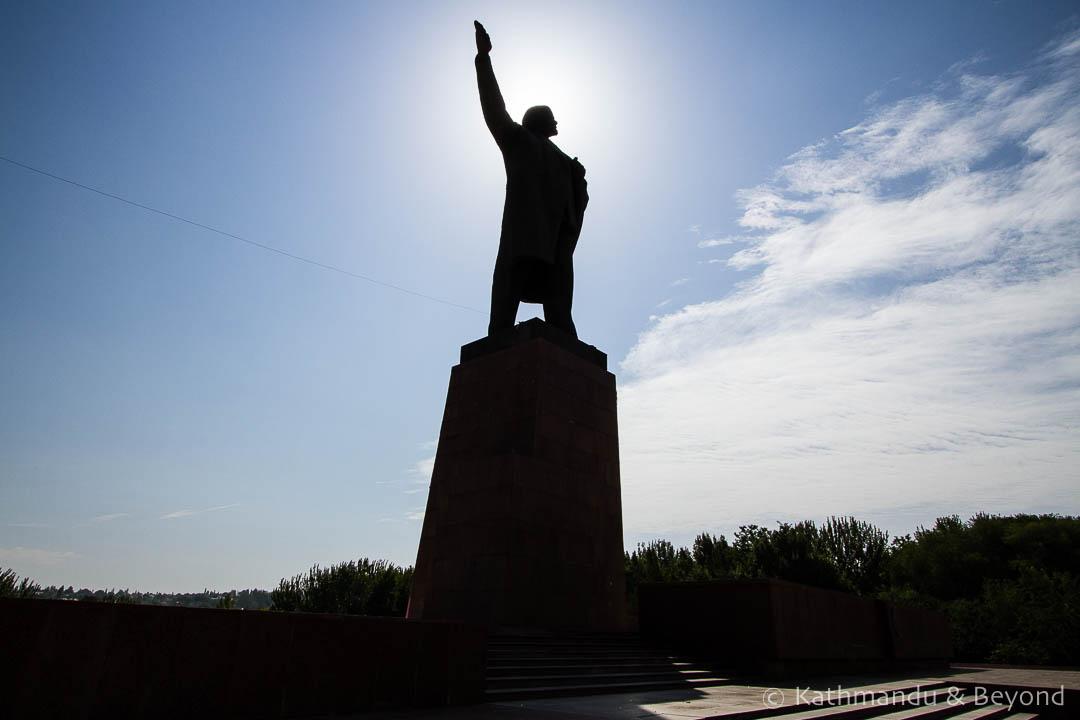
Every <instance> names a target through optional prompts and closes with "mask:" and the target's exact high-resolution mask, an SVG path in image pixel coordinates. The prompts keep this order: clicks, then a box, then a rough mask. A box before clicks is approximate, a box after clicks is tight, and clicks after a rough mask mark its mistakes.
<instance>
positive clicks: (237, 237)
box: [0, 155, 488, 315]
mask: <svg viewBox="0 0 1080 720" xmlns="http://www.w3.org/2000/svg"><path fill="white" fill-rule="evenodd" d="M0 160H3V161H4V162H7V163H11V164H12V165H16V166H18V167H21V168H23V169H24V170H29V171H30V172H35V173H37V174H39V175H44V176H45V177H47V178H52V179H53V180H58V181H59V182H62V183H67V184H68V185H74V186H75V187H77V188H81V189H82V190H89V191H90V192H92V193H97V194H98V195H103V196H104V197H107V198H110V199H112V200H117V201H119V202H122V203H125V204H127V205H131V206H133V207H137V208H139V209H141V210H146V211H148V212H152V213H157V214H158V215H164V216H165V217H167V218H171V219H173V220H179V221H180V222H182V223H187V224H188V225H193V226H195V227H197V228H201V229H202V230H208V231H209V232H212V233H217V234H218V235H224V236H225V237H227V238H232V239H233V240H239V241H240V242H242V243H247V244H248V245H254V246H255V247H257V248H261V249H263V250H269V251H270V252H272V253H277V254H278V255H284V256H285V257H287V258H292V259H293V260H299V261H300V262H304V263H307V264H308V265H314V266H315V267H320V268H323V269H324V270H331V271H333V272H336V273H341V274H342V275H348V276H349V277H351V278H356V279H357V280H364V281H366V282H369V283H372V284H374V285H381V286H382V287H385V288H390V289H391V290H397V291H398V292H403V293H406V294H408V295H414V296H416V297H418V298H423V299H425V300H431V301H432V302H437V303H442V304H443V305H449V306H450V307H456V308H460V309H462V310H468V311H470V312H474V313H480V314H481V315H487V314H488V313H486V312H484V311H483V310H478V309H476V308H474V307H469V306H468V305H461V304H459V303H456V302H450V301H449V300H443V299H442V298H437V297H435V296H433V295H425V294H424V293H422V292H416V291H415V290H409V289H408V288H404V287H401V286H400V285H394V284H393V283H388V282H383V281H382V280H376V279H375V278H373V277H368V276H367V275H361V274H359V273H354V272H352V271H351V270H345V269H343V268H339V267H335V266H333V265H327V264H326V263H321V262H319V261H318V260H312V259H310V258H306V257H303V256H302V255H294V254H293V253H291V252H286V251H285V250H279V249H278V248H276V247H272V246H270V245H264V244H263V243H260V242H255V241H254V240H249V239H248V238H246V237H241V236H240V235H234V234H233V233H231V232H226V231H224V230H219V229H218V228H216V227H211V226H210V225H204V224H203V223H201V222H196V221H194V220H189V219H187V218H186V217H181V216H180V215H174V214H173V213H171V212H165V211H164V210H158V209H157V208H155V207H150V206H149V205H143V204H142V203H138V202H135V201H134V200H129V199H127V198H125V197H121V196H119V195H114V194H112V193H110V192H105V191H104V190H99V189H98V188H95V187H91V186H89V185H84V184H82V183H81V182H76V181H75V180H71V179H70V178H66V177H61V176H60V175H54V174H53V173H51V172H46V171H45V170H41V169H39V168H36V167H33V166H31V165H27V164H26V163H21V162H19V161H18V160H12V159H11V158H9V157H4V156H3V155H0Z"/></svg>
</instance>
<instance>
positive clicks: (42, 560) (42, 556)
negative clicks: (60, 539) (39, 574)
mask: <svg viewBox="0 0 1080 720" xmlns="http://www.w3.org/2000/svg"><path fill="white" fill-rule="evenodd" d="M77 557H79V555H78V553H74V552H71V551H66V552H61V551H57V550H44V549H42V548H28V547H22V546H18V547H13V548H3V547H0V565H2V566H4V567H12V566H14V567H17V568H18V567H27V566H40V565H59V564H60V563H63V562H66V561H68V560H72V559H74V558H77Z"/></svg>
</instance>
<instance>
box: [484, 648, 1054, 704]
mask: <svg viewBox="0 0 1080 720" xmlns="http://www.w3.org/2000/svg"><path fill="white" fill-rule="evenodd" d="M732 677H733V676H732V675H729V674H727V673H724V672H717V670H716V668H714V667H711V666H709V665H708V664H702V663H699V662H694V661H692V660H688V659H684V658H675V657H669V656H667V655H665V654H663V653H660V652H657V651H655V650H650V649H649V648H647V647H645V646H644V645H643V644H642V643H641V640H640V639H639V637H638V636H637V634H634V633H517V634H503V635H495V636H492V637H491V638H490V639H489V641H488V661H487V689H486V691H485V698H484V700H485V701H486V702H502V701H508V700H528V699H537V698H552V697H581V696H589V695H602V694H607V693H631V692H633V693H638V692H647V691H652V690H671V689H679V688H703V687H712V686H720V685H728V686H732V688H733V689H735V686H743V685H744V683H745V682H746V681H747V678H742V679H737V680H733V679H732ZM752 683H753V684H754V685H758V684H761V683H762V681H761V680H760V679H758V680H754V681H752ZM746 690H751V688H750V687H745V690H744V691H746ZM753 692H760V690H754V691H753ZM789 692H790V691H789ZM870 692H871V689H870V688H858V692H857V691H849V692H848V693H847V694H843V693H841V694H839V695H838V696H826V697H825V698H822V697H820V696H815V694H814V692H813V691H807V693H806V697H804V698H803V699H802V702H801V704H783V705H780V706H779V707H758V708H754V709H751V710H745V711H741V712H731V713H725V714H722V715H712V716H710V717H709V718H708V720H721V719H722V720H759V719H760V720H768V719H770V718H775V719H776V720H864V719H866V720H871V719H873V720H946V719H949V720H1036V719H1037V718H1043V720H1057V718H1059V717H1060V718H1066V717H1070V716H1069V715H1067V714H1061V713H1056V714H1055V713H1053V712H1051V713H1049V714H1045V715H1044V714H1042V712H1040V713H1038V714H1035V713H1032V712H1025V711H1024V709H1023V708H1013V709H1012V710H1010V709H1009V708H1008V707H1007V706H1004V705H1000V704H990V703H987V702H986V698H985V695H983V696H982V697H980V696H979V695H978V694H977V693H976V691H975V688H974V686H973V685H971V684H970V683H962V682H960V683H953V682H926V681H921V682H920V681H916V680H912V681H911V685H910V686H903V685H889V686H888V689H887V690H882V691H880V694H878V695H872V694H868V693H870ZM984 692H985V689H984ZM755 697H756V696H755ZM763 700H764V697H763ZM793 700H797V698H789V699H788V702H791V701H793ZM743 707H746V705H745V704H744V705H743Z"/></svg>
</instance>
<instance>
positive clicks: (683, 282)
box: [671, 277, 690, 287]
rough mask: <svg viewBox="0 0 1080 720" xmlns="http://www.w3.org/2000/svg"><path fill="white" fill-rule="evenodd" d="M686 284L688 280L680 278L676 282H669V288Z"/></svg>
mask: <svg viewBox="0 0 1080 720" xmlns="http://www.w3.org/2000/svg"><path fill="white" fill-rule="evenodd" d="M688 282H690V278H688V277H682V278H679V279H678V280H672V281H671V287H678V286H680V285H685V284H686V283H688Z"/></svg>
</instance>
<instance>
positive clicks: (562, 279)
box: [544, 244, 577, 338]
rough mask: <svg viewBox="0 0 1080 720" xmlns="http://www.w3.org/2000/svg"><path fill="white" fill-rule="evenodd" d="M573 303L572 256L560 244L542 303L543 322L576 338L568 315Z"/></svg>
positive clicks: (575, 330)
mask: <svg viewBox="0 0 1080 720" xmlns="http://www.w3.org/2000/svg"><path fill="white" fill-rule="evenodd" d="M573 302H574V256H573V251H572V250H570V248H569V247H564V246H562V245H561V244H560V247H559V252H558V253H557V256H556V258H555V265H554V267H552V268H551V282H550V284H549V286H548V296H547V300H546V301H545V302H544V320H545V321H547V322H549V323H551V324H552V325H554V326H555V327H557V328H559V329H561V330H564V331H565V332H567V333H568V334H569V335H570V336H571V337H574V338H576V337H577V328H575V327H574V320H573V318H572V317H571V315H570V308H571V306H572V305H573Z"/></svg>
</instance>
